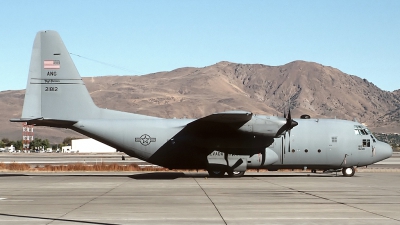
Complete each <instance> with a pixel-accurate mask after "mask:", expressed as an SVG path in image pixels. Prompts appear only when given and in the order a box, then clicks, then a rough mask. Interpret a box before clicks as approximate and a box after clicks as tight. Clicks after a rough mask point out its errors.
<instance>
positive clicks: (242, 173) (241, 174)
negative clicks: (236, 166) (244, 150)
mask: <svg viewBox="0 0 400 225" xmlns="http://www.w3.org/2000/svg"><path fill="white" fill-rule="evenodd" d="M245 172H246V171H232V172H228V175H229V176H230V177H242V176H243V175H244V173H245Z"/></svg>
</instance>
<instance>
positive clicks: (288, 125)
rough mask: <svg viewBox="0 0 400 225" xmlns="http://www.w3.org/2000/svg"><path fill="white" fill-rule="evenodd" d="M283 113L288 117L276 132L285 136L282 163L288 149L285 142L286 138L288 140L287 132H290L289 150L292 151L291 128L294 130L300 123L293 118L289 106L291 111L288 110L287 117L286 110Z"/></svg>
mask: <svg viewBox="0 0 400 225" xmlns="http://www.w3.org/2000/svg"><path fill="white" fill-rule="evenodd" d="M283 115H284V117H285V118H286V123H285V124H284V125H283V126H282V127H281V128H280V129H279V130H278V132H277V133H276V136H279V135H281V134H282V133H283V138H282V153H283V154H282V163H283V155H284V154H286V149H285V144H284V140H286V132H288V136H289V145H288V152H290V130H292V128H293V127H295V126H297V125H298V123H297V122H296V121H294V120H293V119H292V114H291V112H290V108H289V112H288V115H287V117H286V112H284V113H283Z"/></svg>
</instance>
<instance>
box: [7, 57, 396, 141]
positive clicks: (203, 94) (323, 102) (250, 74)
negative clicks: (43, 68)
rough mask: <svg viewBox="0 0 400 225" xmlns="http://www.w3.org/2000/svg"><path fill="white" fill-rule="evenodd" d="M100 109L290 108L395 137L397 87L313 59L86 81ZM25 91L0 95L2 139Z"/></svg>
mask: <svg viewBox="0 0 400 225" xmlns="http://www.w3.org/2000/svg"><path fill="white" fill-rule="evenodd" d="M84 81H85V83H86V86H87V87H88V90H89V92H90V94H91V96H92V97H93V99H94V101H95V103H96V104H97V105H98V106H99V107H104V108H109V109H116V110H121V111H127V112H133V113H140V114H146V115H152V116H159V117H164V118H173V117H177V118H182V117H187V118H199V117H202V116H205V115H208V114H210V113H214V112H222V111H227V110H248V111H252V112H254V113H258V114H275V115H277V114H279V115H282V114H283V111H284V110H285V109H286V110H287V109H288V108H289V107H290V108H291V110H292V112H293V115H294V116H297V117H299V116H300V115H302V114H309V115H311V116H312V117H319V118H327V117H330V118H333V117H336V118H341V119H350V120H353V119H354V118H356V119H357V120H358V121H360V122H363V123H365V124H366V125H368V126H369V127H370V128H371V129H372V130H373V131H375V132H397V133H400V122H399V117H400V116H399V114H400V90H397V91H394V92H388V91H383V90H381V89H379V88H378V87H377V86H375V85H374V84H373V83H371V82H368V81H367V80H365V79H361V78H359V77H356V76H352V75H348V74H345V73H343V72H341V71H340V70H338V69H335V68H332V67H329V66H323V65H320V64H317V63H313V62H304V61H294V62H291V63H288V64H286V65H283V66H266V65H260V64H237V63H230V62H220V63H217V64H214V65H211V66H208V67H204V68H180V69H176V70H173V71H169V72H159V73H154V74H149V75H143V76H107V77H93V78H84ZM23 96H24V91H4V92H0V113H1V120H0V126H1V129H0V137H8V138H10V139H18V138H19V137H20V135H21V125H20V124H11V123H9V122H8V119H9V118H19V117H20V114H21V109H22V104H23ZM35 132H36V136H38V137H41V138H49V139H50V140H51V141H53V142H55V141H57V142H58V141H60V140H62V139H63V138H64V137H66V136H78V134H76V133H74V132H72V131H69V132H66V131H65V130H64V129H51V128H41V127H39V128H36V130H35Z"/></svg>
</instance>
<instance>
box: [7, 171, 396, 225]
mask: <svg viewBox="0 0 400 225" xmlns="http://www.w3.org/2000/svg"><path fill="white" fill-rule="evenodd" d="M399 178H400V173H388V172H379V173H367V172H359V173H356V175H355V176H354V177H342V176H337V177H336V176H334V174H323V173H317V174H311V173H306V172H296V173H287V172H265V173H247V174H246V175H245V176H244V177H241V178H208V177H207V174H206V173H204V172H199V173H196V172H188V173H181V172H149V173H143V172H139V173H135V172H129V173H126V172H118V173H111V172H102V173H92V172H80V173H9V172H1V173H0V224H52V225H53V224H54V225H55V224H335V225H337V224H363V225H366V224H400V213H399V212H400V179H399Z"/></svg>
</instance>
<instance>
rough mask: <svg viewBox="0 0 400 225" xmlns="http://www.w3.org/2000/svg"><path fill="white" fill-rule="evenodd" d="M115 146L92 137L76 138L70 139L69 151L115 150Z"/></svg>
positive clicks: (95, 151) (100, 151)
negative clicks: (70, 146)
mask: <svg viewBox="0 0 400 225" xmlns="http://www.w3.org/2000/svg"><path fill="white" fill-rule="evenodd" d="M116 151H117V150H116V149H115V148H112V147H110V146H108V145H105V144H103V143H101V142H99V141H96V140H94V139H91V138H90V139H76V140H72V149H71V152H79V153H102V152H116Z"/></svg>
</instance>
